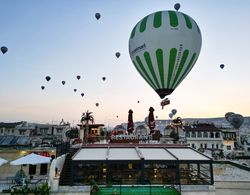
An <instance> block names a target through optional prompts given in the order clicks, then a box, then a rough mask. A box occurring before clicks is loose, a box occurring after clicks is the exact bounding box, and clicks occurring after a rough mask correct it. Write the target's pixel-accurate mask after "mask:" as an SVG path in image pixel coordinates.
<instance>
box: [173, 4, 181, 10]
mask: <svg viewBox="0 0 250 195" xmlns="http://www.w3.org/2000/svg"><path fill="white" fill-rule="evenodd" d="M180 7H181V5H180V4H179V3H176V4H175V5H174V8H175V10H176V11H178V10H179V9H180Z"/></svg>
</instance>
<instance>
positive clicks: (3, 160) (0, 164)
mask: <svg viewBox="0 0 250 195" xmlns="http://www.w3.org/2000/svg"><path fill="white" fill-rule="evenodd" d="M7 162H8V161H7V160H5V159H3V158H0V166H2V165H3V164H5V163H7Z"/></svg>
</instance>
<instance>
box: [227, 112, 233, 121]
mask: <svg viewBox="0 0 250 195" xmlns="http://www.w3.org/2000/svg"><path fill="white" fill-rule="evenodd" d="M233 114H235V113H234V112H227V113H226V114H225V118H226V120H227V121H228V122H229V117H230V116H231V115H233Z"/></svg>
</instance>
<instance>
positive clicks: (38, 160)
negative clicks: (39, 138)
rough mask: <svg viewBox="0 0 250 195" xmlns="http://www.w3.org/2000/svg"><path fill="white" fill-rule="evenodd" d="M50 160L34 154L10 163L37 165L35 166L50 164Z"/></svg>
mask: <svg viewBox="0 0 250 195" xmlns="http://www.w3.org/2000/svg"><path fill="white" fill-rule="evenodd" d="M50 160H51V158H50V157H45V156H41V155H37V154H34V153H31V154H28V155H26V156H23V157H21V158H19V159H16V160H14V161H11V162H10V164H11V165H37V164H48V163H50Z"/></svg>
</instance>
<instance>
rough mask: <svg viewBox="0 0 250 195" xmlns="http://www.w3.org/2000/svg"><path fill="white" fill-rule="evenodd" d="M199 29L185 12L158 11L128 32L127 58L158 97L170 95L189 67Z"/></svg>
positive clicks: (198, 43) (198, 46)
mask: <svg viewBox="0 0 250 195" xmlns="http://www.w3.org/2000/svg"><path fill="white" fill-rule="evenodd" d="M201 41H202V40H201V32H200V29H199V27H198V25H197V24H196V22H195V21H194V20H193V19H192V18H191V17H190V16H188V15H186V14H184V13H182V12H177V11H159V12H155V13H152V14H150V15H148V16H146V17H144V18H143V19H142V20H141V21H139V22H138V23H137V24H136V26H135V27H134V29H133V30H132V32H131V35H130V39H129V53H130V58H131V60H132V62H133V64H134V66H135V68H136V69H137V71H138V72H139V73H140V75H141V76H142V77H143V78H144V79H145V80H146V82H147V83H148V84H149V85H150V86H151V87H152V88H153V89H154V90H155V91H156V93H158V95H159V96H160V97H161V98H164V97H165V96H167V95H170V94H171V93H172V92H173V91H174V90H175V88H176V87H177V86H178V85H179V84H180V83H181V82H182V80H183V79H184V78H185V77H186V76H187V74H188V73H189V72H190V70H191V69H192V68H193V66H194V64H195V62H196V60H197V58H198V56H199V53H200V50H201Z"/></svg>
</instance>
